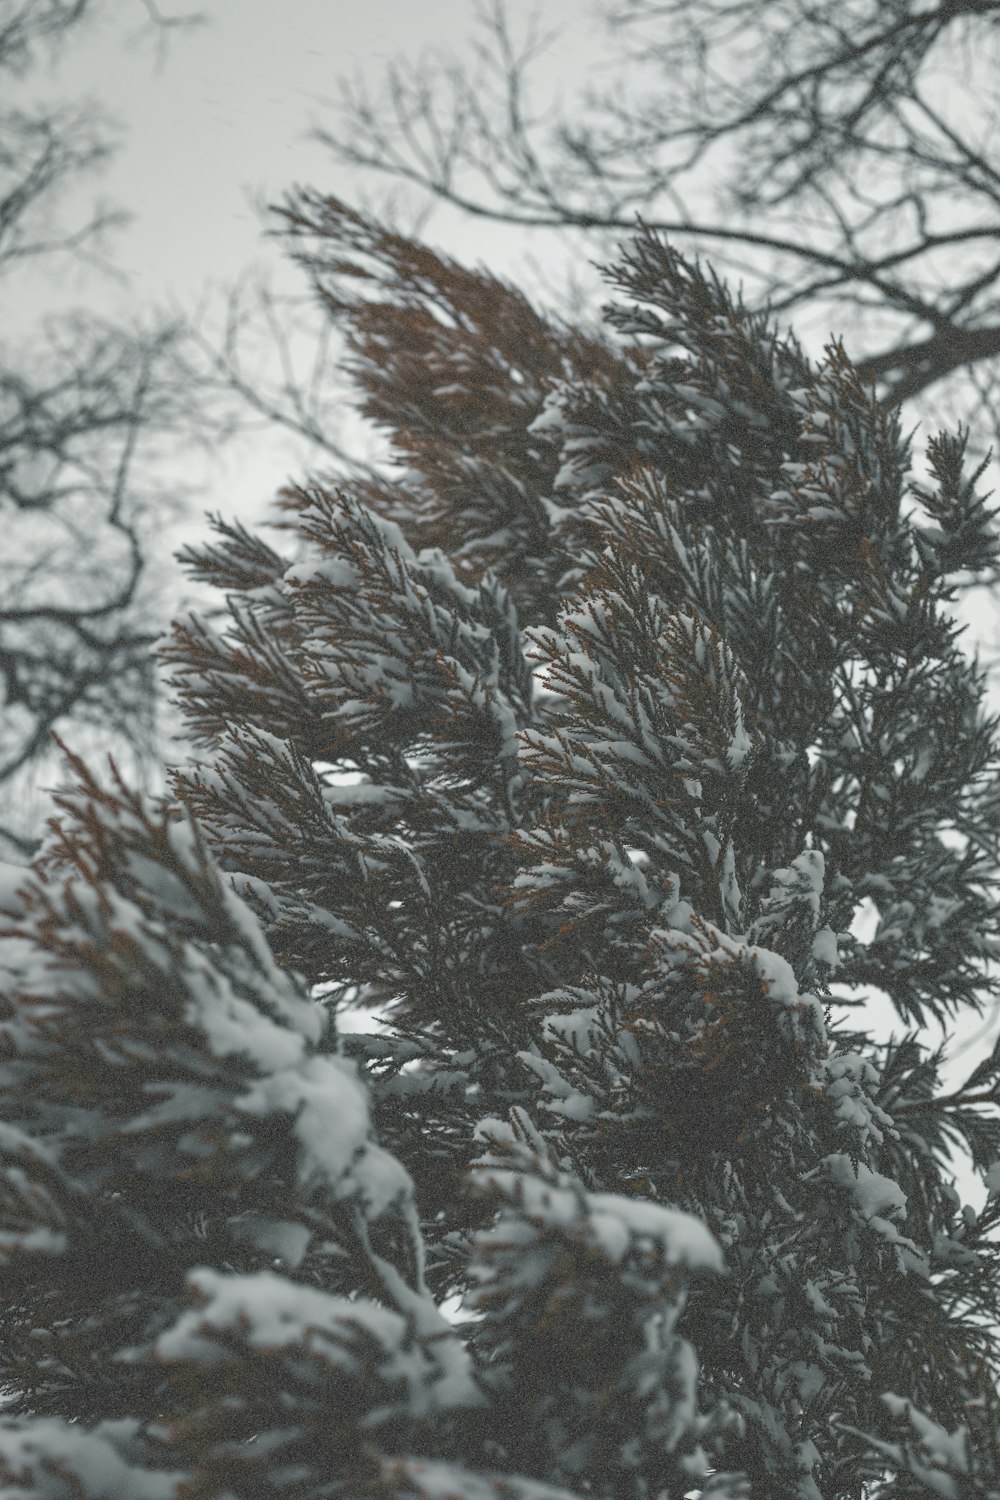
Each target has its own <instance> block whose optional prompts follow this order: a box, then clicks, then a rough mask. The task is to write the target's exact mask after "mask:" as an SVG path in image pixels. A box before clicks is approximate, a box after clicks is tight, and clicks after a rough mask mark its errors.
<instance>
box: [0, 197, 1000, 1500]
mask: <svg viewBox="0 0 1000 1500" xmlns="http://www.w3.org/2000/svg"><path fill="white" fill-rule="evenodd" d="M286 219H287V223H288V227H289V230H290V232H291V234H292V236H293V239H294V241H295V244H296V248H297V252H298V254H299V257H300V259H301V260H302V261H303V263H304V264H305V265H306V266H307V267H308V268H309V270H310V271H311V273H312V275H313V278H314V280H315V283H316V286H317V289H318V291H319V293H320V295H321V296H322V298H323V299H324V301H325V303H326V305H327V306H328V308H329V310H330V313H331V315H332V316H333V317H334V318H336V319H337V320H338V321H339V322H340V325H341V327H342V328H343V330H344V332H345V334H346V337H347V341H348V347H349V351H350V358H351V361H352V364H353V368H354V372H355V375H356V378H357V380H358V383H359V387H360V389H361V391H362V393H363V397H364V409H365V410H366V412H367V414H368V416H369V417H370V418H372V419H373V420H374V421H376V422H377V423H379V424H380V425H381V426H382V427H383V428H384V429H385V430H386V431H387V433H388V435H389V437H390V439H391V442H392V445H393V453H394V463H393V465H392V466H391V470H390V471H388V472H387V476H386V477H385V479H384V480H381V481H379V482H377V483H376V482H368V483H366V484H363V485H352V486H351V487H350V488H349V489H347V488H343V489H342V488H337V487H336V486H333V485H331V486H327V487H324V486H321V485H314V484H310V485H304V486H302V487H301V488H290V489H289V490H288V491H286V492H285V493H284V495H283V497H282V501H281V505H282V525H283V527H284V529H285V533H286V535H287V539H288V540H287V545H286V546H284V548H283V549H282V550H277V549H276V548H274V547H272V546H271V545H270V544H269V543H268V542H266V541H265V540H264V539H263V538H260V537H258V536H254V535H251V534H249V533H248V532H246V531H245V530H244V529H242V528H240V527H239V526H238V525H235V524H232V523H228V522H224V521H221V520H220V521H219V522H218V526H217V533H218V534H217V540H216V541H215V542H214V543H213V544H211V545H209V546H205V547H203V548H200V549H192V550H190V551H189V552H188V555H187V561H188V563H189V565H190V567H191V568H192V570H193V571H194V572H195V573H196V574H197V575H198V576H200V577H201V578H202V579H208V580H210V581H212V582H213V583H215V584H216V585H217V586H218V587H219V588H220V589H221V590H223V591H224V592H225V594H226V597H227V600H228V619H227V620H226V623H225V624H224V625H223V626H219V625H218V623H217V622H216V623H213V624H209V623H206V622H204V621H201V620H198V619H191V620H188V621H186V622H184V623H181V624H178V625H177V627H176V629H175V634H174V638H173V641H172V644H171V646H170V648H169V652H168V657H169V661H170V663H171V666H172V669H173V673H174V679H175V684H176V691H177V694H178V697H179V700H180V702H181V703H182V705H183V707H184V710H185V713H186V715H187V721H188V724H189V727H190V733H191V737H192V741H193V743H194V745H195V747H196V753H195V754H194V756H193V758H192V760H191V761H190V762H189V763H188V764H187V765H186V766H185V767H184V768H183V769H182V770H180V771H178V772H177V774H176V776H175V778H174V784H173V794H172V798H171V799H169V800H168V801H167V802H165V803H164V804H163V805H162V806H152V805H149V804H146V803H144V802H142V801H141V800H140V799H138V798H136V797H135V796H134V795H133V794H132V793H131V792H130V791H129V790H128V789H127V788H126V787H125V786H123V785H121V784H120V783H119V784H118V785H117V786H116V787H114V788H112V789H111V790H106V789H102V788H101V786H99V785H98V783H97V782H96V781H95V780H94V779H93V777H92V776H91V775H90V773H89V772H88V771H87V770H86V769H85V768H84V767H83V766H81V765H79V764H76V765H75V775H76V783H77V785H76V789H75V790H74V791H71V792H67V793H65V794H64V796H63V797H62V800H61V819H60V822H59V826H58V832H57V834H56V836H55V837H54V839H53V841H52V842H51V843H50V845H49V847H48V850H47V853H46V856H45V858H44V860H42V861H40V862H39V863H37V864H36V867H35V868H34V870H33V871H32V873H31V875H30V876H29V877H28V878H27V880H26V882H25V883H24V884H23V885H22V886H21V887H20V889H19V890H17V891H16V892H15V893H13V894H11V895H9V896H8V898H7V903H6V904H7V909H8V928H7V936H6V939H5V944H4V948H3V954H4V964H5V968H6V970H7V975H8V980H7V985H6V997H7V998H6V1000H5V1009H4V1017H3V1051H2V1056H0V1088H2V1090H3V1099H4V1113H3V1120H4V1125H3V1129H2V1134H0V1150H2V1152H3V1173H2V1177H0V1204H2V1213H3V1223H2V1225H0V1255H2V1263H3V1271H4V1276H5V1278H6V1280H5V1290H6V1296H5V1299H4V1304H5V1311H4V1312H3V1314H2V1322H3V1332H4V1337H3V1341H2V1345H0V1349H2V1353H0V1359H2V1362H3V1377H4V1380H5V1382H6V1384H7V1386H8V1387H9V1391H10V1404H9V1408H8V1415H7V1417H6V1419H5V1420H4V1421H3V1423H0V1475H2V1478H3V1492H4V1494H5V1495H11V1496H17V1497H21V1500H29V1497H30V1500H36V1497H45V1500H64V1497H65V1500H69V1497H71V1496H72V1497H86V1500H111V1497H112V1496H121V1495H130V1496H131V1495H135V1496H141V1497H148V1500H160V1497H164V1500H165V1497H168V1496H169V1497H176V1500H184V1497H189V1500H195V1497H197V1500H222V1497H240V1500H243V1497H258V1496H259V1497H272V1496H273V1497H275V1500H277V1497H279V1496H281V1497H294V1500H326V1497H343V1500H355V1497H360V1496H378V1497H384V1500H405V1497H424V1500H452V1497H465V1500H500V1497H508V1500H582V1497H585V1496H592V1497H598V1496H599V1497H607V1500H610V1497H616V1500H618V1497H622V1500H654V1497H655V1500H681V1497H682V1496H684V1495H688V1494H691V1493H699V1494H701V1495H703V1496H705V1497H711V1500H861V1497H862V1496H864V1495H869V1496H884V1497H887V1500H888V1497H891V1500H910V1497H917V1496H926V1495H934V1496H939V1497H944V1500H966V1497H974V1500H988V1497H994V1500H995V1497H996V1496H997V1495H998V1494H1000V1480H998V1478H997V1475H998V1474H1000V1447H998V1445H1000V1420H998V1407H997V1400H996V1380H997V1374H998V1371H997V1359H996V1353H995V1329H996V1324H997V1320H998V1318H1000V1279H998V1278H1000V1268H998V1264H997V1247H996V1240H995V1238H994V1237H993V1232H994V1231H995V1228H996V1226H997V1224H998V1222H1000V1209H998V1207H997V1204H998V1202H1000V1163H998V1158H1000V1129H998V1125H997V1121H996V1114H995V1109H994V1106H995V1104H996V1102H997V1085H998V1080H1000V1054H995V1055H992V1056H990V1057H988V1058H986V1059H984V1060H982V1061H981V1062H980V1063H979V1064H978V1065H977V1066H976V1068H975V1070H974V1071H973V1073H972V1074H971V1076H970V1078H969V1079H968V1082H967V1084H966V1085H964V1086H963V1087H962V1088H961V1089H958V1090H954V1089H952V1090H951V1091H950V1092H948V1093H945V1092H944V1091H943V1089H942V1087H941V1084H940V1082H939V1077H938V1074H939V1069H940V1063H941V1055H940V1053H939V1052H934V1051H932V1050H929V1049H928V1047H927V1046H926V1045H925V1044H924V1042H923V1041H922V1039H921V1038H920V1036H918V1034H917V1033H918V1028H919V1027H920V1026H921V1024H922V1023H923V1022H925V1021H927V1020H938V1021H941V1022H942V1023H943V1024H944V1025H945V1027H946V1029H953V1028H954V1027H955V1026H956V1025H958V1024H960V1023H961V1020H962V1018H963V1017H966V1018H967V1017H969V1016H970V1015H972V1014H974V1013H975V1012H976V1011H977V1010H978V1009H980V1008H981V1007H982V1005H983V1003H984V1000H985V999H986V998H987V995H988V985H989V968H988V964H989V960H990V959H991V958H993V957H994V956H995V955H996V953H997V948H998V942H1000V933H998V930H997V925H998V924H997V917H996V909H997V903H996V885H997V866H998V855H1000V849H998V843H1000V779H998V770H1000V765H998V758H997V751H996V731H997V720H996V719H993V718H990V717H989V715H987V713H986V712H985V710H984V706H983V695H984V683H983V677H982V673H981V672H980V671H979V670H978V668H977V667H976V665H975V663H973V662H970V661H969V660H967V659H966V657H965V656H964V654H963V653H962V651H961V649H960V645H959V642H958V635H959V630H958V627H957V626H956V624H955V622H954V620H953V619H952V618H951V616H950V615H949V605H950V604H951V602H952V601H953V599H954V579H955V577H956V575H957V574H960V573H963V572H969V571H975V570H977V569H981V568H985V567H987V566H988V565H990V564H991V563H992V562H993V560H994V559H995V557H996V554H997V551H998V548H997V543H996V542H995V540H994V535H993V532H992V529H991V521H992V517H993V512H992V511H991V510H990V509H989V508H988V506H987V503H986V501H985V499H984V498H983V497H982V496H981V495H980V493H979V490H978V487H977V486H978V481H979V479H980V477H981V475H980V474H974V475H972V476H968V475H967V474H966V473H965V472H964V470H963V448H964V444H963V441H962V438H961V436H959V437H957V438H949V437H946V436H944V437H940V438H938V439H936V440H935V441H933V442H932V443H931V445H930V449H929V455H928V457H929V468H930V472H931V479H930V481H929V482H928V483H926V484H924V485H923V486H918V485H915V484H914V483H912V481H911V480H910V479H909V474H908V463H909V459H908V453H907V446H906V444H905V442H904V441H903V440H902V438H901V435H900V432H899V428H898V425H897V423H896V421H895V419H894V418H893V417H892V416H890V415H888V414H886V413H885V412H884V411H883V410H881V409H880V408H879V406H878V405H877V404H876V403H875V401H874V400H873V399H872V397H871V395H870V394H869V393H868V392H867V391H866V390H865V389H864V388H863V386H862V385H861V384H860V383H859V381H858V379H857V377H856V376H855V374H854V372H853V370H852V368H851V366H850V365H849V363H848V362H847V360H846V359H845V357H844V354H843V352H842V350H841V349H840V347H839V346H838V345H836V344H832V345H831V346H830V347H829V349H828V350H827V353H826V356H825V358H824V360H823V361H822V362H821V363H819V364H818V365H815V364H810V363H809V361H807V360H806V358H805V357H804V356H803V354H802V353H801V351H800V350H799V349H798V347H797V346H796V345H795V344H794V342H792V341H790V340H789V339H786V338H783V337H781V336H779V334H778V333H777V332H776V331H775V330H774V329H773V328H771V327H770V326H769V325H768V324H767V322H766V321H765V320H764V319H762V318H761V317H760V316H758V315H756V314H750V313H748V312H747V311H746V310H745V309H744V308H743V307H742V306H741V305H740V303H739V301H738V300H736V299H734V298H733V296H732V295H731V294H730V293H729V292H728V291H727V289H726V288H725V287H724V286H723V285H722V284H720V283H719V282H718V281H717V280H716V279H715V278H714V277H713V276H712V275H711V274H709V273H707V272H706V271H704V270H703V269H702V268H701V267H700V266H699V265H697V264H693V263H690V262H688V261H686V260H684V259H683V258H682V257H681V256H679V255H678V254H676V253H675V252H674V251H673V250H672V249H671V248H670V247H669V246H668V245H666V244H664V243H662V242H661V241H660V240H658V239H657V238H656V237H655V236H654V235H652V234H650V233H647V232H645V231H643V232H641V233H640V234H639V235H638V237H637V239H636V240H635V242H634V243H633V244H632V245H631V246H629V247H627V248H626V249H624V250H623V251H622V254H621V257H620V259H619V260H618V261H617V263H616V264H615V265H613V266H611V267H609V268H608V270H607V273H606V274H607V277H608V280H609V283H610V285H611V287H612V289H613V293H614V296H615V300H614V301H613V302H612V304H611V306H610V307H609V308H608V309H607V326H606V332H605V335H604V337H603V339H602V340H598V339H597V338H596V337H594V336H593V335H584V334H582V333H579V332H576V331H574V330H572V329H569V328H565V327H560V326H556V325H554V324H551V323H549V322H547V321H546V320H545V319H544V318H543V317H541V316H540V315H539V314H538V313H537V312H536V311H534V310H533V309H532V308H531V307H530V306H529V305H528V303H527V302H526V301H525V300H524V298H523V297H521V296H520V295H519V294H518V293H517V292H516V291H514V290H512V289H511V288H510V287H508V286H506V285H504V284H503V283H501V282H498V281H496V280H494V279H492V278H490V277H489V276H487V275H486V274H485V273H482V272H470V271H467V270H464V269H463V268H461V267H458V266H456V265H454V264H453V263H451V262H449V261H447V260H444V259H442V258H441V257H439V256H437V255H435V254H433V253H432V252H431V251H429V250H427V249H426V248H424V247H421V246H419V245H416V244H413V243H412V242H410V241H407V240H404V239H402V238H400V237H398V236H394V235H391V234H388V233H386V232H385V231H384V230H382V229H381V228H379V227H378V226H377V225H375V224H373V223H371V222H369V221H367V220H366V219H364V218H363V217H362V216H360V215H358V214H356V213H353V212H352V211H350V210H349V209H347V208H346V207H344V206H343V205H341V204H340V203H338V202H336V201H335V200H331V199H322V198H319V197H315V196H311V195H301V196H300V197H299V198H297V199H296V200H295V202H294V203H292V204H290V205H289V207H288V208H287V210H286ZM866 898H867V899H868V900H869V901H870V902H872V903H873V904H874V906H875V908H876V909H877V911H878V916H879V921H878V927H877V930H876V931H875V934H874V936H873V937H872V938H871V939H870V940H869V941H862V940H861V939H860V938H859V937H858V936H857V935H855V934H853V933H852V931H851V929H852V925H853V924H854V917H855V915H856V913H857V911H858V908H859V906H860V904H861V903H862V902H863V901H864V900H865V899H866ZM872 986H877V987H878V988H880V989H882V990H884V991H885V992H887V993H888V994H889V996H890V997H891V999H892V1001H893V1003H894V1005H895V1007H896V1009H897V1011H898V1013H899V1017H900V1027H901V1030H900V1033H899V1035H898V1036H897V1037H896V1038H895V1039H894V1040H893V1041H892V1042H890V1043H889V1044H882V1043H878V1042H877V1041H875V1040H874V1039H873V1038H872V1037H871V1036H870V1035H869V1034H868V1033H867V1031H866V1029H865V1013H864V1003H863V1002H864V996H865V993H866V990H867V989H870V988H871V987H872ZM373 1012H374V1013H376V1014H377V1017H378V1019H377V1021H376V1022H375V1023H374V1024H367V1023H365V1022H364V1021H363V1020H362V1017H363V1016H364V1015H366V1014H371V1013H373ZM359 1027H360V1028H361V1029H359ZM956 1145H962V1146H963V1147H964V1149H965V1150H967V1151H968V1153H969V1154H970V1155H971V1158H972V1160H973V1162H974V1164H975V1166H976V1168H977V1169H978V1170H979V1171H980V1172H981V1174H982V1176H983V1179H984V1184H985V1187H986V1189H987V1191H988V1192H989V1194H990V1196H989V1198H988V1200H987V1204H986V1207H985V1208H984V1209H983V1210H982V1211H981V1212H978V1213H977V1212H975V1211H974V1210H973V1209H971V1208H969V1207H963V1206H962V1205H961V1203H960V1201H959V1199H958V1196H957V1194H956V1192H955V1190H954V1188H953V1185H952V1172H951V1159H950V1155H949V1153H950V1152H951V1151H952V1150H953V1149H954V1148H955V1146H956Z"/></svg>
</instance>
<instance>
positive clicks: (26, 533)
mask: <svg viewBox="0 0 1000 1500" xmlns="http://www.w3.org/2000/svg"><path fill="white" fill-rule="evenodd" d="M102 9H103V6H102V4H101V3H100V0H18V3H9V0H4V3H2V4H0V288H2V290H3V294H4V296H5V297H6V298H7V299H10V305H11V306H12V307H13V305H14V304H13V298H14V296H15V294H16V289H17V286H18V279H19V277H23V276H24V274H25V273H30V272H34V273H35V274H38V272H39V271H40V269H42V268H44V269H45V271H46V272H47V273H48V274H51V275H53V276H55V275H57V274H59V273H60V272H61V271H64V270H65V268H66V265H67V262H68V261H70V260H72V261H73V262H74V263H77V264H79V263H80V262H83V263H86V264H90V265H92V266H94V267H97V268H100V269H102V270H105V271H109V270H110V267H111V262H110V261H109V259H108V237H109V235H110V234H111V232H112V231H113V230H114V228H115V226H116V224H117V223H119V222H120V221H121V218H122V215H121V213H120V212H118V211H116V210H114V209H111V208H109V207H107V206H105V205H102V204H98V205H97V206H96V207H94V208H93V210H92V211H91V212H89V213H86V214H84V216H83V217H82V218H81V219H79V220H74V219H73V218H72V217H70V216H68V215H67V214H66V213H65V212H64V210H63V204H62V201H61V200H62V199H63V198H64V197H65V196H66V195H67V194H68V192H69V190H70V189H74V190H75V189H76V188H77V187H78V184H79V181H80V178H81V177H85V176H87V175H88V174H91V173H94V172H96V171H97V170H98V169H99V168H100V167H101V165H102V163H103V162H104V161H105V160H106V159H107V157H108V155H109V153H110V151H111V150H112V142H113V129H112V125H111V122H109V121H108V120H106V119H105V118H104V117H103V116H102V114H101V112H100V110H99V109H98V108H97V107H96V106H95V105H94V104H93V103H84V104H77V105H61V106H56V105H47V104H39V103H37V102H35V101H27V96H26V92H25V90H26V86H27V83H28V81H29V80H31V81H33V80H34V79H35V78H36V77H37V71H38V68H39V65H40V63H41V62H42V60H43V57H44V54H45V52H46V51H47V50H50V49H58V48H60V47H64V46H70V45H72V42H73V37H74V35H75V34H76V33H77V32H78V31H79V30H81V29H82V28H83V27H85V26H86V24H87V23H88V21H89V20H91V19H93V18H95V17H96V16H97V15H98V14H99V13H100V12H101V10H102ZM135 15H136V20H137V21H138V22H139V23H140V27H141V26H142V25H143V24H145V26H146V28H147V29H148V34H149V37H150V39H151V40H152V41H153V42H154V44H155V45H156V46H157V47H160V48H162V46H163V44H164V41H165V37H166V36H167V34H168V33H169V32H170V31H171V30H173V29H174V28H175V27H177V26H190V25H192V24H193V23H194V22H195V21H196V20H197V17H196V16H194V15H191V14H189V15H185V16H180V15H176V14H175V15H170V14H169V13H167V12H165V11H161V10H160V9H158V8H157V6H155V5H154V4H153V3H152V0H149V3H147V4H142V5H138V6H137V7H136V8H135ZM144 18H145V20H144ZM22 100H23V101H25V102H21V101H22ZM179 337H180V327H179V325H178V324H176V323H174V322H169V321H165V320H162V319H161V320H156V319H155V318H145V319H140V318H136V319H135V320H134V321H133V323H132V324H131V325H123V324H114V323H111V322H109V321H108V320H107V319H104V318H101V317H98V316H96V315H94V314H92V313H89V312H86V311H75V312H68V313H62V314H60V315H57V316H53V317H51V318H49V319H47V320H45V322H44V323H43V324H42V326H40V327H34V328H32V329H30V330H27V329H25V328H23V327H18V326H17V325H16V324H15V323H13V320H10V321H8V324H7V327H6V328H5V331H4V333H3V335H2V337H0V517H2V521H3V526H4V550H3V561H2V564H0V702H2V714H0V855H2V856H3V857H15V858H20V857H23V856H24V855H25V854H27V853H29V852H30V850H31V849H32V847H33V845H34V843H35V839H36V836H37V833H38V821H39V820H38V801H39V799H38V797H37V795H35V792H36V788H37V783H38V781H39V779H40V778H41V777H42V775H43V768H44V767H46V766H49V767H54V765H55V764H56V762H55V760H54V759H53V758H52V756H51V754H50V737H51V734H52V731H54V730H58V731H59V732H61V733H63V734H65V735H68V736H69V738H70V739H76V740H77V742H78V743H79V736H80V733H81V731H83V732H84V738H85V740H86V739H87V738H88V735H89V738H90V739H91V740H92V739H93V737H94V734H95V733H96V734H97V736H98V738H99V739H100V741H101V742H103V743H104V744H106V745H107V744H110V745H112V746H113V747H115V748H116V749H117V750H118V751H119V753H120V754H121V753H129V755H130V759H131V760H132V763H133V764H137V763H142V762H143V761H145V762H152V761H153V760H155V759H156V758H157V756H158V752H159V746H158V743H157V736H156V730H155V711H156V678H155V670H154V666H153V658H152V650H153V645H154V642H155V640H156V638H157V636H158V634H159V631H160V629H161V628H162V623H163V616H164V610H163V604H162V600H160V599H158V597H157V586H158V582H159V581H160V580H162V576H163V560H162V558H160V559H157V558H156V556H155V555H154V554H155V552H156V546H155V545H154V542H153V534H154V533H158V532H159V531H160V530H161V529H162V525H163V522H164V519H165V513H166V512H167V510H168V500H167V496H166V495H165V494H164V493H163V492H162V491H160V490H158V488H157V486H156V484H155V482H154V481H153V478H152V468H151V466H152V462H153V460H154V458H155V456H156V452H157V445H158V444H160V445H162V443H163V441H164V440H165V439H167V438H168V437H169V439H170V441H171V442H176V441H177V440H178V439H179V438H180V437H181V436H182V435H183V438H184V440H185V441H186V442H188V443H190V442H192V441H197V440H198V437H199V433H200V432H201V430H202V425H203V424H202V422H201V417H200V414H199V413H198V410H197V407H196V405H195V404H194V402H193V401H192V400H191V393H190V391H189V389H188V388H187V387H186V386H185V384H184V383H183V382H182V381H180V380H178V378H177V372H176V369H175V367H174V365H173V363H172V361H171V359H170V357H169V356H170V353H171V350H172V348H173V347H174V346H175V345H176V343H177V341H178V339H179ZM174 504H175V505H176V502H174Z"/></svg>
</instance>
